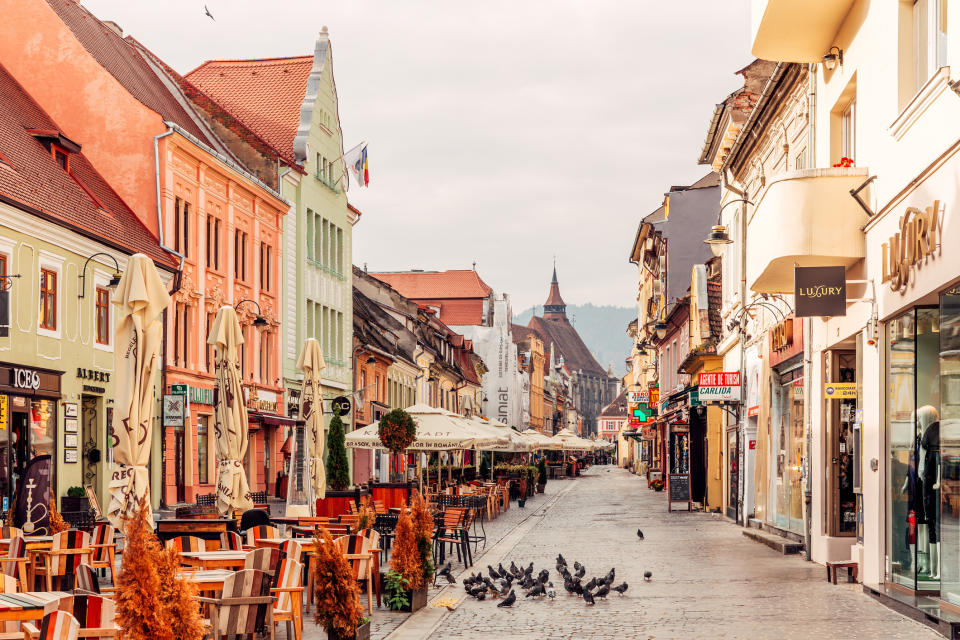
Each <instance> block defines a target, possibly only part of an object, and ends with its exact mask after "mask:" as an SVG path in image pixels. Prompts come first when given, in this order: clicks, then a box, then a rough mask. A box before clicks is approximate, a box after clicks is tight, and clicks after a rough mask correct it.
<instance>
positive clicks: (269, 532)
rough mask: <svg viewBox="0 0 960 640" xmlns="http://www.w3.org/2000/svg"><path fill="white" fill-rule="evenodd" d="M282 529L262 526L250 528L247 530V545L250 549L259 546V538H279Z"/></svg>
mask: <svg viewBox="0 0 960 640" xmlns="http://www.w3.org/2000/svg"><path fill="white" fill-rule="evenodd" d="M279 537H280V529H277V528H276V527H271V526H270V525H266V524H261V525H257V526H255V527H250V528H249V529H247V545H248V546H250V547H255V546H257V538H279Z"/></svg>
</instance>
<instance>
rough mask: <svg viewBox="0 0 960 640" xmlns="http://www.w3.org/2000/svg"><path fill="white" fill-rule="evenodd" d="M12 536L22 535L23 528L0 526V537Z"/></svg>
mask: <svg viewBox="0 0 960 640" xmlns="http://www.w3.org/2000/svg"><path fill="white" fill-rule="evenodd" d="M14 536H23V530H21V529H20V528H19V527H11V526H9V525H3V526H2V527H0V538H13V537H14Z"/></svg>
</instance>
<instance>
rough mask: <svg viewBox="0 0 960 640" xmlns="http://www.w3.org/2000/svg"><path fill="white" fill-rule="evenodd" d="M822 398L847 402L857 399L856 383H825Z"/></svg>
mask: <svg viewBox="0 0 960 640" xmlns="http://www.w3.org/2000/svg"><path fill="white" fill-rule="evenodd" d="M823 397H824V398H826V399H828V400H847V399H850V398H854V399H855V398H856V397H857V383H856V382H825V383H823Z"/></svg>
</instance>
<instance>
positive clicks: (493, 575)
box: [487, 565, 503, 580]
mask: <svg viewBox="0 0 960 640" xmlns="http://www.w3.org/2000/svg"><path fill="white" fill-rule="evenodd" d="M487 571H489V572H490V577H491V578H493V579H494V580H499V579H500V578H502V577H503V576H501V575H500V574H499V573H497V570H496V569H494V568H493V567H491V566H490V565H487Z"/></svg>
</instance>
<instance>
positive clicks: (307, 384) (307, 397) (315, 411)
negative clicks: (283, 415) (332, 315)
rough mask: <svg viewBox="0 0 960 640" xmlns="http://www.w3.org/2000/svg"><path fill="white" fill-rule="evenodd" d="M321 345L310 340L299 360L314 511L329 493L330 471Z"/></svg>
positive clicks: (301, 398) (311, 509) (304, 344)
mask: <svg viewBox="0 0 960 640" xmlns="http://www.w3.org/2000/svg"><path fill="white" fill-rule="evenodd" d="M326 366H327V365H326V363H325V362H324V361H323V352H322V351H320V343H319V342H317V341H316V339H314V338H307V340H306V341H305V342H304V343H303V351H301V352H300V359H299V360H298V361H297V369H300V370H301V371H303V390H302V391H301V392H300V416H301V418H302V419H303V420H304V422H305V423H306V430H307V431H306V436H307V437H306V440H307V454H309V456H310V491H309V494H308V495H309V496H310V499H309V501H308V503H309V505H310V512H311V513H313V512H314V511H315V510H316V505H317V498H323V497H324V496H325V495H326V492H327V470H326V469H325V468H324V466H323V448H324V446H325V443H324V439H325V435H326V434H325V433H324V429H323V395H322V392H321V390H320V372H321V371H322V370H323V368H324V367H326Z"/></svg>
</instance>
